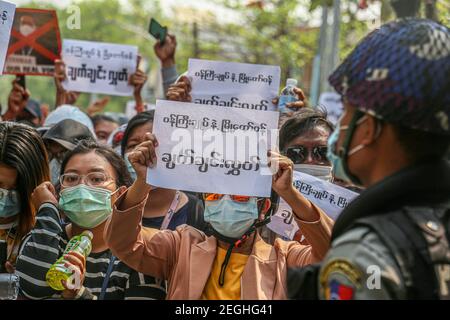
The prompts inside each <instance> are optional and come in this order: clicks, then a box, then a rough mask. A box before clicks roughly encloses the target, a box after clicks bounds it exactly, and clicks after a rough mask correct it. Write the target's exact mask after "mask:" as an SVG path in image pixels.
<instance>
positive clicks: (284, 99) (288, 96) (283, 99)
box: [278, 78, 298, 113]
mask: <svg viewBox="0 0 450 320" xmlns="http://www.w3.org/2000/svg"><path fill="white" fill-rule="evenodd" d="M296 86H297V80H296V79H291V78H289V79H287V80H286V87H284V88H283V90H281V94H280V99H279V100H278V111H279V112H281V113H289V112H292V111H293V110H291V109H289V108H288V107H286V104H288V103H291V102H295V101H297V100H298V98H297V95H296V94H295V92H294V88H295V87H296Z"/></svg>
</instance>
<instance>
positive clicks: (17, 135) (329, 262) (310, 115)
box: [0, 30, 449, 300]
mask: <svg viewBox="0 0 450 320" xmlns="http://www.w3.org/2000/svg"><path fill="white" fill-rule="evenodd" d="M446 32H447V35H448V30H447V31H446ZM175 50H176V38H175V36H173V35H170V34H169V35H168V36H167V38H166V41H165V43H164V45H161V44H160V43H159V42H157V43H156V44H155V47H154V51H155V54H156V55H157V57H158V58H159V59H160V61H161V66H162V70H161V72H162V75H163V85H164V91H165V96H166V99H167V100H171V101H180V102H191V101H192V96H191V90H192V85H191V80H190V79H189V77H187V76H185V75H183V76H180V77H179V76H178V74H177V72H176V69H175ZM139 59H140V58H139ZM446 59H447V60H446V61H445V63H446V66H447V67H448V65H449V64H448V57H447V58H446ZM339 70H340V71H339ZM338 71H339V72H342V69H338ZM337 76H338V75H336V77H337ZM65 77H66V74H65V65H64V62H63V61H61V60H57V61H55V76H54V80H55V87H56V106H55V110H54V111H52V112H50V113H48V109H46V108H45V107H44V106H42V105H39V103H38V102H36V101H34V100H32V99H31V94H30V92H29V91H28V90H26V89H24V88H23V87H21V86H20V85H19V83H18V82H19V81H18V79H16V80H14V81H13V86H12V90H11V92H10V94H9V98H8V108H7V111H6V113H5V114H3V116H2V118H3V122H1V123H0V150H1V151H0V152H1V154H0V192H2V197H0V200H1V202H0V227H1V226H4V227H3V228H0V232H1V233H0V235H1V236H2V239H3V238H4V239H5V240H6V243H7V253H8V255H7V260H6V261H5V262H4V266H1V267H2V269H1V270H2V272H9V273H13V272H15V273H16V274H17V275H18V276H19V278H20V293H19V298H20V299H54V298H57V299H205V300H210V299H213V300H215V299H253V300H260V299H261V300H266V299H287V298H288V290H287V289H288V286H289V285H288V283H287V271H288V269H291V268H300V267H307V266H311V265H315V264H319V263H322V264H323V265H325V266H328V269H326V271H323V269H321V278H320V279H321V280H320V285H319V288H314V289H313V288H309V287H308V288H304V291H305V290H306V291H319V293H317V297H320V298H327V299H328V298H333V294H334V295H335V296H334V297H336V295H337V298H342V299H344V298H350V299H352V298H402V297H403V296H402V295H401V294H400V293H399V295H398V296H392V295H391V296H389V294H391V293H389V294H388V293H386V292H388V291H389V290H388V289H382V290H381V291H379V292H377V293H376V294H374V295H373V296H370V295H365V294H367V293H366V291H364V290H362V291H361V290H360V291H358V290H359V289H356V288H357V285H356V283H354V282H352V281H353V280H354V279H350V280H351V281H350V280H348V279H347V278H346V276H347V274H346V273H345V272H346V270H347V271H348V270H352V268H354V269H355V270H356V269H357V268H359V267H361V266H362V265H364V263H365V262H355V263H353V260H351V259H356V258H354V255H351V254H354V253H352V249H351V248H350V247H349V248H348V250H347V249H346V248H347V247H345V246H348V243H347V244H345V241H344V244H343V246H339V241H338V245H337V247H336V249H335V250H333V248H332V240H331V239H332V230H333V225H334V221H333V220H332V219H331V218H330V217H329V216H328V215H327V214H326V213H325V212H324V211H323V209H322V208H320V207H318V206H317V205H315V204H314V203H312V202H311V201H309V200H308V199H307V198H305V197H304V196H303V195H302V193H300V192H299V191H298V190H297V189H296V188H295V187H294V185H293V175H294V171H300V172H305V173H309V174H311V175H315V176H316V177H318V178H320V179H322V180H325V181H327V182H330V183H335V184H338V185H340V186H343V187H345V188H349V189H351V190H354V191H357V192H361V191H364V189H365V188H369V189H370V187H371V186H372V185H375V184H377V183H379V182H380V181H383V179H384V178H386V177H389V176H390V175H393V174H394V173H396V172H398V171H401V169H404V168H406V167H408V166H410V165H412V164H414V163H419V162H420V161H419V160H421V157H422V156H423V157H426V158H432V159H433V161H435V163H439V164H440V162H439V161H440V160H441V159H442V158H443V157H444V153H442V152H441V151H438V150H436V149H432V150H431V148H430V149H428V150H427V151H424V153H423V154H420V152H416V153H414V152H411V153H409V152H410V149H408V143H409V142H408V141H409V140H408V139H409V138H410V137H412V136H414V137H423V141H422V144H421V146H425V145H426V142H427V141H429V140H427V139H432V140H433V141H437V143H439V144H440V147H441V149H442V148H444V149H445V148H447V147H448V139H446V138H447V137H448V128H447V129H445V126H443V127H442V130H439V129H436V130H435V132H432V133H427V134H426V135H424V136H421V131H420V130H418V131H413V132H410V131H408V130H410V129H404V130H406V131H401V130H403V129H397V127H396V126H395V124H394V125H392V124H391V123H390V122H389V120H388V117H386V118H387V119H380V118H377V117H374V116H373V113H364V112H363V111H360V109H358V108H359V107H358V106H355V105H354V103H355V102H354V101H357V100H356V99H355V97H353V100H352V101H353V102H352V103H353V104H352V103H350V102H348V101H346V100H344V102H345V111H344V114H343V116H342V117H341V119H340V120H339V124H338V126H337V128H336V127H335V126H334V125H333V124H332V123H331V122H330V121H329V120H328V119H327V115H326V111H325V110H323V109H321V108H312V107H310V106H309V105H308V103H307V99H306V96H305V94H304V92H303V91H302V90H301V89H300V88H295V89H294V92H295V94H296V95H297V101H295V102H293V103H291V104H289V105H288V107H290V108H291V109H292V110H297V111H295V112H294V111H293V112H292V113H290V114H288V115H285V118H284V119H283V121H282V122H280V134H279V138H280V143H279V150H271V151H269V152H268V161H269V166H270V167H271V168H272V169H273V177H272V190H273V195H274V196H272V197H271V198H259V197H251V196H240V195H222V194H210V193H204V194H199V193H193V192H188V191H182V190H170V189H164V188H158V187H155V186H152V185H150V184H149V183H148V181H147V168H148V167H150V168H151V167H154V166H155V165H156V162H157V156H156V153H157V150H158V147H159V141H158V138H159V137H157V136H155V135H154V134H152V128H153V121H154V112H153V111H145V103H144V101H143V99H142V96H141V91H142V88H143V86H144V85H145V83H146V80H147V76H146V75H145V73H144V72H142V71H141V70H140V69H139V62H138V69H137V70H136V73H135V74H134V75H132V76H131V77H130V84H131V85H133V86H134V88H135V89H134V92H133V93H134V99H135V102H136V111H137V115H136V116H134V117H133V118H132V119H130V120H129V121H128V122H126V123H125V124H122V123H119V121H117V120H116V119H114V118H112V117H111V116H108V115H106V114H102V112H103V111H104V110H105V108H106V106H107V104H108V101H109V100H108V97H105V98H103V99H102V100H99V101H96V102H94V103H93V104H91V105H90V106H88V107H87V109H86V113H84V112H82V111H81V110H80V109H78V108H77V107H75V104H76V102H77V99H78V97H79V95H80V93H78V92H68V91H66V90H64V87H63V85H62V82H63V81H64V80H65ZM424 94H425V93H424ZM363 98H364V97H361V99H363ZM277 99H278V98H274V101H273V103H274V104H277V102H278V101H277ZM33 102H36V103H33ZM46 110H47V111H46ZM446 116H448V109H447V111H446ZM19 123H22V124H19ZM403 126H406V127H408V126H409V123H408V122H407V121H405V122H404V123H403V124H402V126H401V128H403ZM414 130H415V129H414ZM427 130H428V128H427ZM348 131H352V133H351V134H352V135H353V136H351V135H350V136H349V135H348V134H347V133H348ZM428 134H430V136H427V135H428ZM399 135H402V139H398V137H399ZM446 135H447V136H446ZM442 137H446V138H442ZM344 140H346V141H344ZM400 140H401V141H400ZM405 141H406V142H405ZM337 146H340V148H337ZM331 148H333V149H335V150H340V149H345V150H344V151H343V152H344V154H342V153H339V154H336V151H335V150H330V149H331ZM424 148H425V147H424ZM361 150H363V151H361ZM399 150H400V151H399ZM386 154H390V156H389V157H386V156H385V155H386ZM377 156H378V161H379V163H378V164H373V163H371V162H374V161H375V160H374V159H377ZM362 163H363V164H362ZM440 165H441V166H444V165H443V164H440ZM447 166H448V164H447ZM442 170H443V171H442V172H443V174H444V175H447V176H448V168H446V169H442ZM350 171H351V172H352V173H351V174H350ZM442 172H441V173H442ZM336 173H339V174H336ZM438 189H439V192H441V191H442V190H444V191H445V192H447V191H448V184H447V185H444V186H441V187H439V188H438ZM439 192H437V193H439ZM372 193H373V191H372ZM363 194H365V193H364V192H363ZM447 194H448V193H447ZM367 197H369V195H368V196H367ZM447 197H448V196H447ZM280 198H282V199H283V200H284V201H285V202H286V203H287V204H288V205H289V206H290V207H291V208H292V211H293V219H294V221H295V223H297V225H298V226H299V231H298V233H297V234H296V236H295V237H294V239H293V240H292V241H288V240H286V239H283V238H281V237H279V236H277V235H276V234H275V233H273V232H272V231H270V230H269V229H267V223H268V222H269V221H270V216H271V214H273V213H274V210H275V208H276V207H277V203H278V201H279V199H280ZM4 199H6V200H4ZM367 201H369V200H367ZM430 201H431V200H430ZM439 201H440V200H439ZM379 205H381V204H377V205H375V204H373V206H374V207H376V208H381V207H377V206H379ZM2 210H3V211H2ZM352 210H356V209H355V207H353V208H352ZM380 210H382V208H381V209H380ZM340 228H341V229H345V226H342V223H341V226H340ZM341 229H339V231H340V232H342V231H341ZM84 230H90V231H91V232H92V233H93V239H92V250H91V253H90V255H88V256H87V257H85V256H84V255H82V254H79V253H77V252H69V253H64V250H65V247H66V245H67V242H68V241H69V240H70V239H71V238H72V237H74V236H76V235H79V234H81V233H82V232H83V231H84ZM333 232H336V230H334V231H333ZM11 234H13V235H14V237H11ZM356 238H357V240H354V238H349V240H348V241H349V243H353V244H354V245H355V246H356V249H355V250H357V251H356V252H359V253H361V252H363V253H364V251H363V249H362V247H357V244H356V243H357V242H358V241H359V240H360V239H362V238H361V237H359V238H358V237H356ZM333 240H336V238H335V237H333ZM352 241H353V242H352ZM367 241H372V243H376V245H379V243H378V241H379V239H378V238H376V236H374V238H370V239H369V240H367ZM334 245H335V243H334V242H333V246H334ZM330 249H331V250H330ZM384 249H385V247H383V246H381V245H380V246H379V247H376V250H380V252H382V253H383V254H385V251H383V250H384ZM346 250H347V251H346ZM358 250H359V251H358ZM355 254H356V253H355ZM371 254H373V255H375V254H376V252H372V253H371ZM349 255H351V257H350V258H349V259H350V262H349V265H348V266H346V267H345V266H344V267H345V268H344V267H343V266H341V265H337V266H336V265H334V264H333V263H334V261H335V260H333V259H339V258H340V257H344V258H345V257H349ZM61 256H64V263H65V267H66V268H68V269H69V270H71V272H73V274H74V275H76V276H74V277H71V278H69V279H70V280H67V281H63V282H62V285H63V287H64V290H59V291H58V290H55V289H53V288H52V287H50V286H49V285H48V283H47V282H46V274H47V272H48V269H49V266H51V265H52V264H54V263H55V262H56V260H57V259H58V258H60V257H61ZM361 256H364V254H361ZM368 260H369V261H371V260H370V257H369V258H368ZM390 262H391V261H390V260H389V261H388V260H386V261H384V262H383V263H384V264H385V266H386V268H388V265H389V263H390ZM346 268H347V269H346ZM394 272H398V270H394ZM394 276H395V275H394ZM394 276H393V275H387V279H384V278H383V284H384V283H387V285H388V286H392V281H393V280H392V277H394ZM339 277H341V278H339ZM362 278H364V276H362ZM342 279H343V280H342ZM333 281H334V282H333ZM339 281H341V282H339ZM349 281H350V282H349ZM355 281H356V280H355ZM316 282H317V283H319V280H318V279H317V281H316ZM336 283H337V286H338V289H339V288H341V287H339V286H343V287H346V288H351V289H349V290H347V291H346V292H351V295H350V296H345V295H344V294H343V293H342V292H343V291H339V290H337V291H336V292H334V291H333V290H335V286H336ZM290 285H291V284H290ZM301 285H304V284H303V283H300V284H299V286H301ZM353 285H354V287H352V286H353ZM327 290H328V291H327ZM395 290H399V291H401V289H395ZM395 290H394V291H395ZM405 290H406V289H405ZM389 292H391V291H389ZM383 294H386V296H383Z"/></svg>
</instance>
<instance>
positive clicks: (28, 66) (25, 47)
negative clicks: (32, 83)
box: [4, 8, 61, 76]
mask: <svg viewBox="0 0 450 320" xmlns="http://www.w3.org/2000/svg"><path fill="white" fill-rule="evenodd" d="M60 56H61V36H60V33H59V26H58V18H57V16H56V11H55V10H41V9H28V8H19V9H17V10H16V14H15V16H14V22H13V27H12V30H11V38H10V41H9V47H8V53H7V58H6V62H5V68H4V73H7V74H24V75H40V76H53V73H54V70H55V68H54V61H55V59H59V58H60Z"/></svg>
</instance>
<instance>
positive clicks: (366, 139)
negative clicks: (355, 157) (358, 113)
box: [360, 115, 379, 146]
mask: <svg viewBox="0 0 450 320" xmlns="http://www.w3.org/2000/svg"><path fill="white" fill-rule="evenodd" d="M366 117H367V119H366V120H365V121H364V122H365V123H364V124H363V125H361V126H360V127H361V129H360V130H362V133H361V134H362V140H361V144H363V145H365V146H368V145H370V144H372V143H374V142H375V140H377V138H378V137H377V135H378V134H379V133H378V120H377V119H376V118H375V117H372V116H369V115H366Z"/></svg>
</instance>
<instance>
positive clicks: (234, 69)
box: [188, 59, 281, 111]
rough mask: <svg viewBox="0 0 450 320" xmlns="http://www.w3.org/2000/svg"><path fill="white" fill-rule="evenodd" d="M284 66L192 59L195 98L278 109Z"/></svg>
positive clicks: (224, 104)
mask: <svg viewBox="0 0 450 320" xmlns="http://www.w3.org/2000/svg"><path fill="white" fill-rule="evenodd" d="M280 72H281V71H280V67H279V66H269V65H260V64H248V63H237V62H222V61H210V60H199V59H189V68H188V76H189V77H190V78H191V85H192V91H191V96H192V102H194V103H198V104H207V105H216V106H221V107H230V108H239V109H247V110H258V111H261V110H262V111H276V110H277V109H276V108H277V107H276V105H274V104H273V103H272V100H273V99H274V98H276V97H277V96H278V91H279V88H280Z"/></svg>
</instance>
